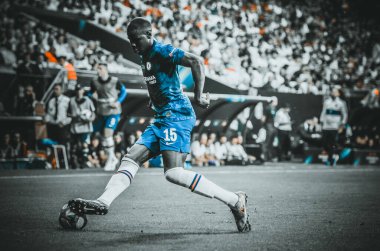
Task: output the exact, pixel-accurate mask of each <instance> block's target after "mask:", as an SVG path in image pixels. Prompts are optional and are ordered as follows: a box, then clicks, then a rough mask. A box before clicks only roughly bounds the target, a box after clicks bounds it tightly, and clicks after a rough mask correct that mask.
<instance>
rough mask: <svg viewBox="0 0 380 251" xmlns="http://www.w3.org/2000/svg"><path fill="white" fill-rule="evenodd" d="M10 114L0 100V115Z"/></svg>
mask: <svg viewBox="0 0 380 251" xmlns="http://www.w3.org/2000/svg"><path fill="white" fill-rule="evenodd" d="M9 115H10V114H9V113H8V112H7V111H6V110H5V108H4V105H3V103H2V102H1V101H0V116H9Z"/></svg>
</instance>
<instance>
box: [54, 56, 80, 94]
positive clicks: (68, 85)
mask: <svg viewBox="0 0 380 251" xmlns="http://www.w3.org/2000/svg"><path fill="white" fill-rule="evenodd" d="M66 59H67V58H66V56H59V58H58V62H59V64H60V65H61V66H62V67H63V68H64V69H65V70H66V72H67V75H66V79H65V81H64V83H65V88H64V90H69V91H74V90H75V86H76V84H77V73H76V72H75V68H74V66H73V65H72V64H70V63H69V62H67V60H66Z"/></svg>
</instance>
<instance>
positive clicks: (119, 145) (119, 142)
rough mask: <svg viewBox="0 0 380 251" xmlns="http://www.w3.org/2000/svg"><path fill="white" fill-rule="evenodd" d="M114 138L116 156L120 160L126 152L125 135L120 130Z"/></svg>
mask: <svg viewBox="0 0 380 251" xmlns="http://www.w3.org/2000/svg"><path fill="white" fill-rule="evenodd" d="M113 138H114V142H115V156H116V158H117V159H118V160H121V157H123V156H124V154H125V153H126V148H125V144H124V140H123V135H122V133H120V132H118V133H115V135H114V136H113Z"/></svg>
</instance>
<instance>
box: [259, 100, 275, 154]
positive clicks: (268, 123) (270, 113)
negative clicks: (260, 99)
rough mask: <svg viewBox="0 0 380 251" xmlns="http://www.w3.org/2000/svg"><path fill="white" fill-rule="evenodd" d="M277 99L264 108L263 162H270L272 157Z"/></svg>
mask: <svg viewBox="0 0 380 251" xmlns="http://www.w3.org/2000/svg"><path fill="white" fill-rule="evenodd" d="M277 105H278V101H277V99H274V100H273V101H272V102H271V103H269V104H268V105H267V106H266V107H265V108H264V116H263V118H262V123H263V129H265V139H264V141H263V142H262V153H263V157H264V161H271V160H272V159H273V157H274V147H273V144H274V140H275V138H276V136H277V128H276V127H275V126H274V117H275V115H276V112H277Z"/></svg>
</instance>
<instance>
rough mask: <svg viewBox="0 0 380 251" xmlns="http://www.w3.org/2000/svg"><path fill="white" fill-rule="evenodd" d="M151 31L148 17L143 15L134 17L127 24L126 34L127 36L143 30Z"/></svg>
mask: <svg viewBox="0 0 380 251" xmlns="http://www.w3.org/2000/svg"><path fill="white" fill-rule="evenodd" d="M147 31H149V32H152V24H151V23H150V22H149V20H148V19H146V18H143V17H136V18H134V19H133V20H132V21H131V22H130V23H129V25H128V28H127V34H128V36H130V35H133V34H135V33H144V32H147Z"/></svg>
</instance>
